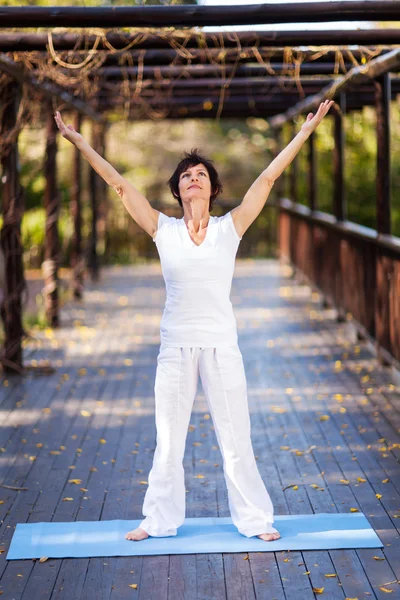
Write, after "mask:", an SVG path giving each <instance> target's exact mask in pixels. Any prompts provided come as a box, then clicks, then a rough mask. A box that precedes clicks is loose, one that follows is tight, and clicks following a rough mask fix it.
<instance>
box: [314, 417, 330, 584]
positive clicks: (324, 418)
mask: <svg viewBox="0 0 400 600" xmlns="http://www.w3.org/2000/svg"><path fill="white" fill-rule="evenodd" d="M329 419H330V416H329V415H321V416H320V418H319V420H320V421H329ZM315 589H318V588H315ZM317 593H321V592H317Z"/></svg>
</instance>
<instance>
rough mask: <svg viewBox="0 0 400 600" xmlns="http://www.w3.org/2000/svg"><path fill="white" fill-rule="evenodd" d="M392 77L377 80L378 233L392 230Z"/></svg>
mask: <svg viewBox="0 0 400 600" xmlns="http://www.w3.org/2000/svg"><path fill="white" fill-rule="evenodd" d="M390 97H391V94H390V78H389V75H388V73H385V74H384V75H381V76H380V77H378V78H377V79H376V80H375V106H376V133H377V173H376V223H377V225H376V228H377V231H378V233H384V234H390V232H391V206H390V205H391V198H390V195H391V194H390V188H391V186H390V183H391V173H390Z"/></svg>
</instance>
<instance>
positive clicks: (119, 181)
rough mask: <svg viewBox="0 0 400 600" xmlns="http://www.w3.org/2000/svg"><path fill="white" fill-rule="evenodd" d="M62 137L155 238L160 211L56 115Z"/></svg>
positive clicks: (138, 222) (57, 113) (140, 224)
mask: <svg viewBox="0 0 400 600" xmlns="http://www.w3.org/2000/svg"><path fill="white" fill-rule="evenodd" d="M54 118H55V120H56V123H57V126H58V128H59V130H60V132H61V135H62V136H63V137H65V138H66V139H67V140H69V141H70V142H71V143H72V144H74V145H75V146H76V147H77V148H78V150H80V151H81V152H82V154H83V156H84V157H85V158H86V160H87V161H88V162H89V163H90V164H91V166H92V167H93V169H94V170H95V171H96V172H97V173H98V174H99V175H100V177H102V178H103V179H104V181H105V182H106V183H108V185H110V186H111V187H112V188H114V190H115V191H116V192H117V194H118V196H120V198H121V200H122V202H123V203H124V205H125V208H126V209H127V211H128V212H129V214H130V215H131V216H132V218H133V219H134V220H135V221H136V223H137V224H138V225H139V226H140V227H142V228H143V229H144V230H145V231H146V232H147V233H148V234H149V235H151V236H152V237H154V235H155V233H156V231H157V225H158V215H159V211H158V210H155V209H154V208H153V207H152V206H151V205H150V203H149V201H148V200H147V198H145V196H143V194H141V193H140V192H139V191H138V190H137V189H135V188H134V187H133V185H131V184H130V183H129V181H127V180H126V179H125V178H124V177H122V175H120V174H119V173H118V171H117V170H116V169H114V167H113V166H112V165H110V163H109V162H107V161H106V160H105V159H104V158H103V157H102V156H100V154H98V153H97V152H96V151H95V150H94V149H93V148H92V147H91V146H90V144H88V142H86V140H84V139H83V137H82V135H81V134H80V133H78V132H77V131H75V129H74V128H73V126H72V125H65V123H64V122H63V120H62V118H61V115H60V113H59V112H58V111H57V112H56V114H55V115H54Z"/></svg>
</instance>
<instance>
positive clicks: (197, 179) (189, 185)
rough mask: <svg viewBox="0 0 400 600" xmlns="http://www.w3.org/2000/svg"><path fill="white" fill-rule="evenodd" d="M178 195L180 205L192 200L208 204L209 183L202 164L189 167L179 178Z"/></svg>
mask: <svg viewBox="0 0 400 600" xmlns="http://www.w3.org/2000/svg"><path fill="white" fill-rule="evenodd" d="M179 195H180V197H181V200H182V203H184V202H190V201H193V200H194V199H199V200H204V201H205V202H207V203H209V201H210V196H211V181H210V176H209V174H208V171H207V169H206V168H205V166H204V165H203V163H199V164H198V165H195V166H194V167H189V168H188V169H187V171H184V172H183V173H181V175H180V177H179Z"/></svg>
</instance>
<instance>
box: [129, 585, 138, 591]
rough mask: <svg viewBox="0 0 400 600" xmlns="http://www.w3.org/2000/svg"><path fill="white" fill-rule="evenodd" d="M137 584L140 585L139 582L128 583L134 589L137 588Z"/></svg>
mask: <svg viewBox="0 0 400 600" xmlns="http://www.w3.org/2000/svg"><path fill="white" fill-rule="evenodd" d="M137 586H138V584H137V583H128V587H131V588H133V589H134V590H137Z"/></svg>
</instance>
